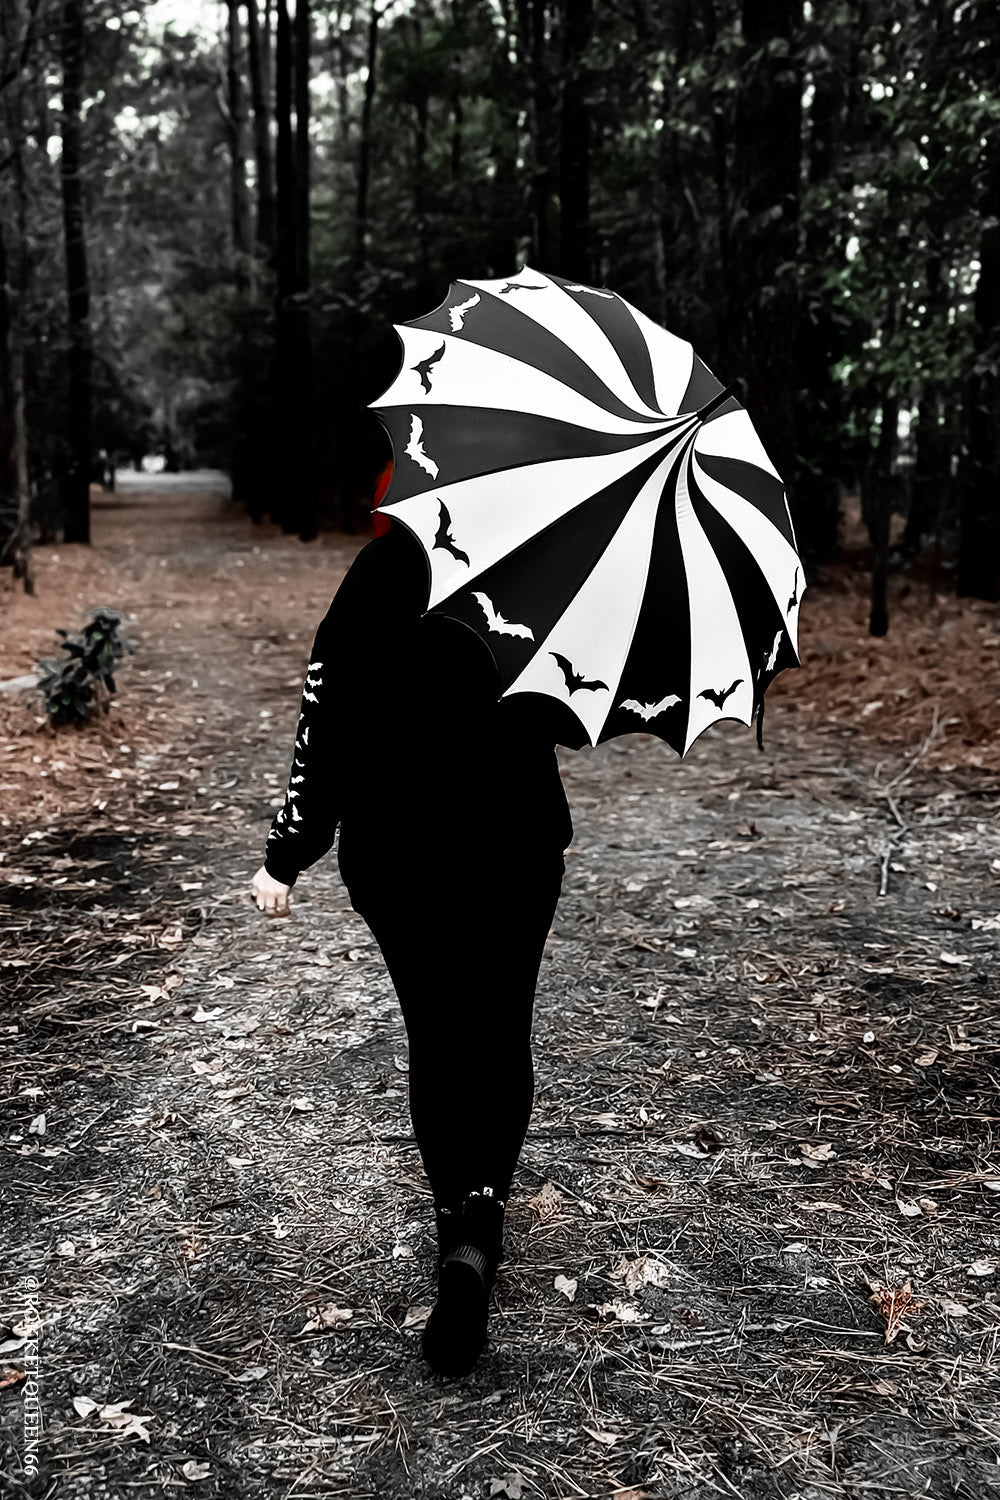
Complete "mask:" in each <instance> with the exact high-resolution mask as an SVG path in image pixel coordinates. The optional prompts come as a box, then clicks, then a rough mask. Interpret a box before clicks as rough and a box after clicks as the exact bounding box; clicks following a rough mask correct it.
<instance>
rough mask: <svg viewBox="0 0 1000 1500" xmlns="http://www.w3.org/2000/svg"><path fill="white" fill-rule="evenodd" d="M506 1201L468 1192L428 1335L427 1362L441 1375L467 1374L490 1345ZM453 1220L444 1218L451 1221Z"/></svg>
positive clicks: (444, 1260) (487, 1190)
mask: <svg viewBox="0 0 1000 1500" xmlns="http://www.w3.org/2000/svg"><path fill="white" fill-rule="evenodd" d="M504 1207H505V1204H504V1201H503V1199H502V1198H498V1197H497V1196H496V1194H495V1192H494V1190H493V1189H492V1188H491V1187H489V1186H486V1187H483V1188H479V1189H476V1190H474V1191H473V1192H471V1193H469V1194H468V1196H467V1197H466V1198H465V1199H464V1201H463V1203H462V1205H461V1210H460V1212H459V1213H458V1214H456V1215H453V1216H451V1217H453V1218H455V1219H457V1220H458V1223H457V1224H455V1225H454V1226H451V1225H449V1226H448V1230H449V1231H450V1233H451V1234H453V1238H452V1240H451V1244H450V1245H449V1247H448V1249H447V1250H445V1251H444V1253H443V1254H442V1256H441V1260H440V1269H439V1271H438V1300H437V1302H436V1304H435V1306H434V1309H433V1311H432V1313H431V1315H430V1317H429V1318H428V1320H427V1326H426V1328H425V1329H424V1334H423V1341H422V1342H423V1351H424V1358H425V1359H426V1360H427V1363H428V1364H429V1365H430V1366H431V1368H432V1369H434V1370H436V1371H437V1372H438V1374H440V1375H451V1376H458V1375H467V1374H468V1373H469V1371H470V1370H471V1369H472V1366H473V1365H474V1364H475V1362H476V1360H477V1359H478V1357H479V1354H480V1353H481V1351H482V1348H483V1345H484V1344H485V1342H486V1323H487V1317H488V1312H489V1301H490V1293H491V1292H492V1290H493V1283H494V1281H495V1279H496V1271H497V1263H498V1261H499V1260H500V1255H501V1252H502V1248H503V1214H504ZM448 1217H449V1216H448V1215H444V1216H443V1218H444V1219H445V1220H447V1218H448Z"/></svg>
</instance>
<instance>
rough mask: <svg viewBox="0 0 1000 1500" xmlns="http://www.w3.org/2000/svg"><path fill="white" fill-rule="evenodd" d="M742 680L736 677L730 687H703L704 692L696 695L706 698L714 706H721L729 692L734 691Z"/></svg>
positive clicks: (723, 704)
mask: <svg viewBox="0 0 1000 1500" xmlns="http://www.w3.org/2000/svg"><path fill="white" fill-rule="evenodd" d="M742 681H743V678H742V677H737V679H736V681H735V682H734V683H733V685H732V687H727V688H718V689H716V688H705V690H704V692H701V693H699V694H698V697H699V698H708V699H709V700H710V702H712V703H714V704H715V706H716V708H723V707H724V706H725V702H726V699H727V698H728V697H729V696H730V694H731V693H735V691H736V689H737V688H738V687H739V686H740V684H741V683H742Z"/></svg>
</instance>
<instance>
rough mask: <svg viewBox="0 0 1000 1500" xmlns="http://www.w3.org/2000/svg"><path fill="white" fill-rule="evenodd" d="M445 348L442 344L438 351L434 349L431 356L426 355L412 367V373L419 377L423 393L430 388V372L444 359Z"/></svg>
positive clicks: (445, 345)
mask: <svg viewBox="0 0 1000 1500" xmlns="http://www.w3.org/2000/svg"><path fill="white" fill-rule="evenodd" d="M447 347H448V346H447V344H442V345H441V347H440V349H435V351H434V353H433V354H428V356H427V358H426V359H421V360H418V362H417V363H416V364H415V365H414V366H413V373H414V375H419V376H420V384H421V385H422V386H423V388H424V392H425V393H426V392H428V391H429V390H430V388H431V371H432V370H433V368H434V366H435V365H436V364H438V362H439V361H440V360H442V359H443V358H444V353H445V350H446V349H447Z"/></svg>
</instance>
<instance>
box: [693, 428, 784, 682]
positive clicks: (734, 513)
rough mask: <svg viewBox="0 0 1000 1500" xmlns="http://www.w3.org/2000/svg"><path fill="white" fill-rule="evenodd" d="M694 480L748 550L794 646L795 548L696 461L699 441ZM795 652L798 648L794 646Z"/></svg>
mask: <svg viewBox="0 0 1000 1500" xmlns="http://www.w3.org/2000/svg"><path fill="white" fill-rule="evenodd" d="M694 460H695V469H696V475H695V482H696V484H697V486H698V490H699V492H700V493H701V494H702V495H704V497H705V499H706V500H707V501H708V502H709V503H710V504H711V505H712V506H713V508H714V509H715V510H717V511H718V513H719V515H720V516H721V517H722V519H723V520H724V521H725V522H726V523H727V524H728V525H729V526H731V527H732V529H733V531H734V532H735V533H736V535H737V536H739V537H740V538H741V539H742V540H743V542H744V543H745V545H746V546H747V548H748V549H749V551H750V552H751V553H752V554H753V557H754V561H755V562H756V563H757V566H758V567H759V568H760V571H761V573H762V574H763V576H764V578H765V579H766V581H767V586H768V588H769V589H770V591H771V594H772V596H773V598H774V602H775V604H776V605H777V607H778V610H779V611H780V613H781V615H782V617H783V618H784V620H785V628H786V630H787V631H788V636H789V639H790V641H791V643H792V646H793V647H796V642H797V630H798V601H797V602H796V604H795V605H794V606H793V607H792V608H791V609H789V601H790V599H791V596H792V594H793V593H795V591H796V589H795V583H796V574H797V573H798V571H799V558H798V554H797V553H796V551H795V549H794V547H792V546H790V545H789V543H788V542H787V541H786V540H785V538H784V537H783V536H782V534H781V532H780V531H779V530H778V529H777V527H776V526H774V525H773V524H772V522H771V521H769V520H768V518H767V516H765V515H764V513H763V511H761V510H759V509H758V507H757V506H756V505H754V504H753V503H752V501H750V500H746V499H744V497H743V496H742V495H739V494H737V493H736V491H735V490H731V489H729V488H728V486H727V485H724V484H721V483H720V481H719V480H717V479H714V478H713V477H712V475H711V474H706V472H705V470H704V469H703V468H702V467H701V465H700V464H699V463H698V444H697V443H696V444H695V453H694ZM796 653H797V647H796Z"/></svg>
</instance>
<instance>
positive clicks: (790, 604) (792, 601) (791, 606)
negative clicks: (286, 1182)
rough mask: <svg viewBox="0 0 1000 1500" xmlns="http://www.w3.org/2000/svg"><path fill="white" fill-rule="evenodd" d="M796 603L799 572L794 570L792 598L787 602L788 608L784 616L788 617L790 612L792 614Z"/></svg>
mask: <svg viewBox="0 0 1000 1500" xmlns="http://www.w3.org/2000/svg"><path fill="white" fill-rule="evenodd" d="M798 602H799V570H798V568H796V569H795V582H794V583H793V584H792V597H791V598H790V599H789V601H788V608H787V609H786V610H785V614H786V615H790V614H791V612H792V610H793V609H794V608H795V606H796V604H798Z"/></svg>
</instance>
